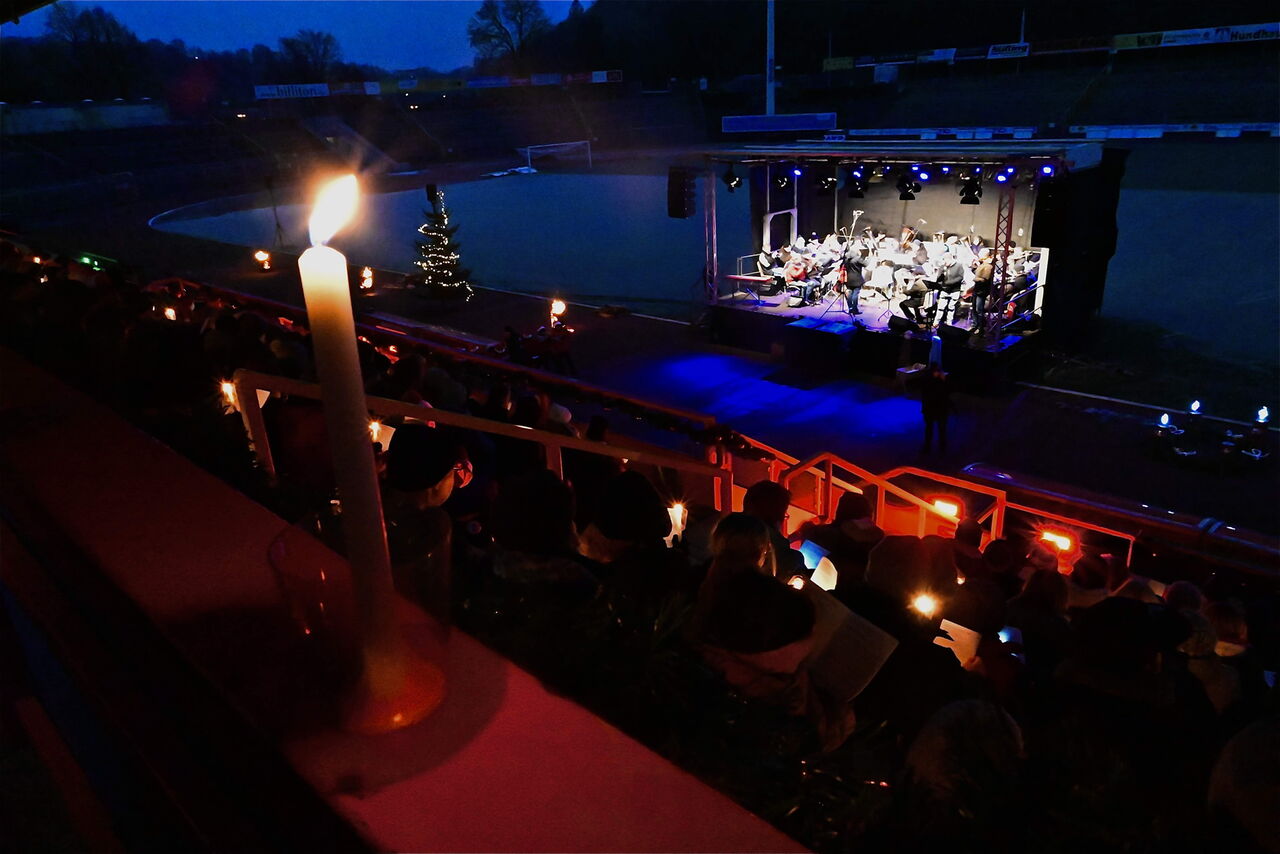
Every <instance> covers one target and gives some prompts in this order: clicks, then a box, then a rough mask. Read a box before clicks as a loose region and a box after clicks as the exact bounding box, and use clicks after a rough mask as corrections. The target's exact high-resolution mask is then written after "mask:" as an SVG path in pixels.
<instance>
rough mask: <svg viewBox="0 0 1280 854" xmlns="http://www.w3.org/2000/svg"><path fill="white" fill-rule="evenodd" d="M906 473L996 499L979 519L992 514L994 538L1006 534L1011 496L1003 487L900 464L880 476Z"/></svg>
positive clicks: (992, 534) (891, 477) (895, 475)
mask: <svg viewBox="0 0 1280 854" xmlns="http://www.w3.org/2000/svg"><path fill="white" fill-rule="evenodd" d="M904 474H907V475H913V476H915V477H921V478H924V479H925V480H932V481H935V482H937V483H941V484H944V485H945V486H951V487H954V488H956V489H963V490H966V491H968V492H976V493H978V494H979V495H986V496H988V497H990V498H992V499H994V501H993V502H992V505H991V507H988V508H987V509H986V510H984V511H983V513H982V515H981V516H979V517H977V521H978V522H979V523H982V522H985V521H986V520H987V517H988V516H990V517H991V538H992V539H993V540H998V539H1000V538H1001V537H1002V536H1004V514H1005V510H1006V509H1007V508H1008V506H1009V497H1008V494H1007V493H1006V492H1005V491H1004V490H1003V489H998V488H996V487H994V486H988V485H987V484H985V483H974V482H973V481H969V480H965V479H963V478H959V477H952V476H951V475H948V474H939V473H938V472H932V471H927V470H926V469H922V468H916V467H915V466H898V467H897V468H893V469H890V470H889V471H887V472H884V473H883V474H882V475H880V476H881V477H883V478H884V479H886V480H892V479H893V478H895V477H898V476H899V475H904Z"/></svg>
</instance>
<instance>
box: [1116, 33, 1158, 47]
mask: <svg viewBox="0 0 1280 854" xmlns="http://www.w3.org/2000/svg"><path fill="white" fill-rule="evenodd" d="M1163 42H1164V33H1127V34H1125V35H1123V36H1116V37H1115V40H1114V42H1113V46H1114V48H1115V49H1116V50H1139V49H1142V48H1148V47H1160V45H1161V44H1162V43H1163Z"/></svg>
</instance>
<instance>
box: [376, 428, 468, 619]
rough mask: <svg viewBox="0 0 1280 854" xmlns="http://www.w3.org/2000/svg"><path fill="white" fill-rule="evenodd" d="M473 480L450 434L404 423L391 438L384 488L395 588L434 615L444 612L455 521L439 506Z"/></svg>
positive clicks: (464, 455)
mask: <svg viewBox="0 0 1280 854" xmlns="http://www.w3.org/2000/svg"><path fill="white" fill-rule="evenodd" d="M470 479H471V472H470V465H469V462H468V460H467V452H466V449H465V447H464V445H463V443H462V440H461V437H460V436H459V435H458V434H457V433H455V432H454V431H452V430H449V429H447V428H441V427H428V426H427V425H426V424H404V425H402V426H401V427H399V428H397V429H396V432H395V435H394V436H392V437H391V447H390V448H389V449H388V451H387V471H386V478H385V480H384V482H383V488H382V509H383V516H384V517H385V519H386V525H387V546H388V548H389V549H390V551H391V565H392V571H393V573H394V574H395V577H396V586H397V587H398V588H399V589H400V590H401V592H402V593H404V594H405V595H407V596H409V597H411V598H414V599H416V600H417V601H418V602H419V603H420V604H422V605H423V606H424V607H426V608H427V609H428V610H431V611H433V612H440V611H441V609H444V608H447V602H448V589H449V581H450V575H451V572H452V554H451V552H452V548H453V522H452V520H451V519H450V517H449V515H448V514H447V513H445V511H444V510H442V509H440V508H441V505H442V504H444V503H445V502H446V501H448V500H449V496H450V495H452V494H453V491H454V489H455V488H461V487H464V486H466V485H467V484H468V483H469V482H470Z"/></svg>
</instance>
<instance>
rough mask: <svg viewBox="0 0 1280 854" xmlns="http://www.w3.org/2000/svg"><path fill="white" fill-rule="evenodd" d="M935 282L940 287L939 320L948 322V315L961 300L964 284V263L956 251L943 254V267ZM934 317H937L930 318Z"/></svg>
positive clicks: (937, 313)
mask: <svg viewBox="0 0 1280 854" xmlns="http://www.w3.org/2000/svg"><path fill="white" fill-rule="evenodd" d="M935 284H936V285H937V288H938V305H937V307H936V312H935V315H936V320H937V322H938V323H939V324H943V323H946V322H947V320H948V315H952V314H953V313H954V311H955V306H956V303H957V302H959V300H960V289H961V288H962V287H963V286H964V264H962V263H961V262H960V259H959V257H957V256H956V254H955V253H953V252H948V253H946V254H945V255H943V256H942V269H941V271H940V272H939V273H938V278H937V280H936V282H935ZM933 319H935V318H930V320H933Z"/></svg>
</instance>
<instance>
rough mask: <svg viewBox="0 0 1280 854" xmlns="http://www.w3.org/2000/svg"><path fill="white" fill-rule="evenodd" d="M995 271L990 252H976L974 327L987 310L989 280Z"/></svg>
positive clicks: (989, 292) (989, 288) (989, 289)
mask: <svg viewBox="0 0 1280 854" xmlns="http://www.w3.org/2000/svg"><path fill="white" fill-rule="evenodd" d="M995 271H996V268H995V264H994V263H992V256H991V250H990V249H980V250H978V258H977V260H976V261H975V262H974V268H973V325H974V326H975V327H977V326H980V325H981V324H982V318H983V316H984V314H985V312H986V310H987V297H989V296H991V279H992V277H993V276H994V275H995Z"/></svg>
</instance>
